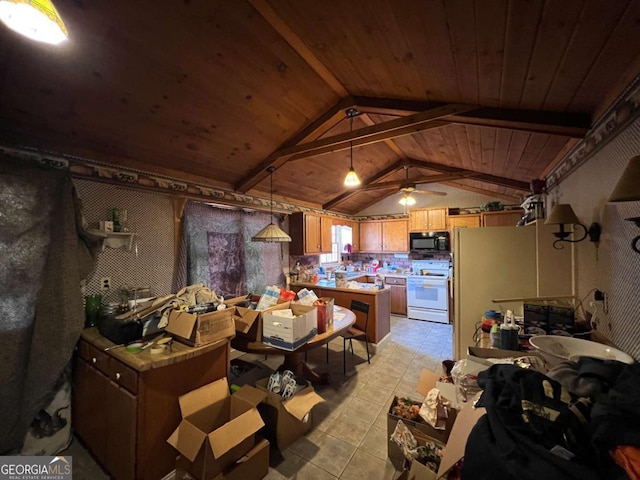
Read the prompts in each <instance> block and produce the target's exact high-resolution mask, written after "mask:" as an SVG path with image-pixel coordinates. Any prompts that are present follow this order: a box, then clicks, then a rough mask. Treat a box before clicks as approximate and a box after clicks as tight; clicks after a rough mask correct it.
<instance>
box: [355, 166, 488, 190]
mask: <svg viewBox="0 0 640 480" xmlns="http://www.w3.org/2000/svg"><path fill="white" fill-rule="evenodd" d="M478 175H480V173H478V172H472V171H470V170H462V171H460V172H459V173H443V174H441V175H430V176H428V177H417V178H410V179H409V180H407V179H402V180H392V181H390V182H380V183H372V184H368V185H363V186H360V187H356V188H355V190H356V191H358V192H364V191H371V190H383V189H385V188H391V187H395V188H398V189H399V188H401V187H404V186H405V185H425V184H428V183H442V182H448V181H451V180H459V179H461V178H470V177H477V176H478Z"/></svg>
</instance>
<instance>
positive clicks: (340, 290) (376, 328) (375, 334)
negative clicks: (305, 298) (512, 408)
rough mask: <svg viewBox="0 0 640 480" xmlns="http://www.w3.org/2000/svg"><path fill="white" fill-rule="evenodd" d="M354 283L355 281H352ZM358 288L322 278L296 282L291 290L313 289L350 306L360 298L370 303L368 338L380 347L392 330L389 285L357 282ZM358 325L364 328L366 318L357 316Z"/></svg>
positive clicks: (336, 301) (318, 293)
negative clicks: (339, 284)
mask: <svg viewBox="0 0 640 480" xmlns="http://www.w3.org/2000/svg"><path fill="white" fill-rule="evenodd" d="M351 284H352V285H353V284H354V283H351ZM355 285H356V286H357V288H348V287H336V286H335V282H334V281H327V280H321V281H319V282H318V283H308V282H296V283H293V284H292V285H291V290H293V291H294V292H296V293H297V292H299V291H300V290H302V289H303V288H306V289H308V290H313V291H314V292H315V294H316V295H317V296H318V297H330V298H334V299H335V304H336V305H339V306H341V307H345V308H349V307H350V306H351V300H359V301H361V302H365V303H368V304H369V328H368V329H367V330H368V331H367V338H368V340H369V343H371V344H372V345H373V346H374V349H375V348H376V346H377V348H380V346H381V343H382V342H383V341H384V339H385V337H386V336H387V335H388V334H389V332H390V331H391V319H390V317H391V306H390V291H391V288H390V287H389V286H385V287H384V288H382V289H378V288H377V287H375V286H374V285H373V284H369V283H355ZM357 317H358V318H357V320H356V325H357V326H358V328H362V329H364V318H363V317H361V316H360V315H358V316H357Z"/></svg>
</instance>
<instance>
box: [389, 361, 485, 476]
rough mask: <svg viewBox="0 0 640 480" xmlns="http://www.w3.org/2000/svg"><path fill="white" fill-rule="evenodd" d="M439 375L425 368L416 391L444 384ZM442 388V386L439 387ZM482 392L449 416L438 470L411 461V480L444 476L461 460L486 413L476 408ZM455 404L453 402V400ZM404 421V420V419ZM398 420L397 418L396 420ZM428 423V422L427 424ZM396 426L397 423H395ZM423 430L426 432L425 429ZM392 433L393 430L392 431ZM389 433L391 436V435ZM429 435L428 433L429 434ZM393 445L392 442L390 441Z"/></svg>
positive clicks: (426, 390) (425, 392) (423, 394)
mask: <svg viewBox="0 0 640 480" xmlns="http://www.w3.org/2000/svg"><path fill="white" fill-rule="evenodd" d="M439 378H440V377H439V376H438V375H437V374H436V373H434V372H432V371H430V370H426V369H425V370H423V371H422V374H421V376H420V381H419V382H418V386H417V387H416V391H417V392H418V393H420V394H422V396H423V397H425V396H426V395H427V393H429V391H430V390H431V389H432V388H434V387H436V386H439V385H442V384H441V382H439ZM438 388H440V387H438ZM440 393H441V394H442V396H443V397H445V398H447V400H449V401H452V399H450V398H448V397H447V396H446V395H445V394H444V393H443V392H442V389H440ZM479 396H480V394H478V395H477V396H476V397H475V398H474V399H473V401H470V402H467V403H466V404H464V405H463V406H462V407H461V409H460V410H459V411H457V413H456V414H455V416H454V418H452V416H450V417H449V420H451V423H449V421H448V422H447V425H446V429H445V432H446V434H444V435H446V437H447V439H446V441H444V442H442V443H444V444H445V447H444V455H443V457H442V460H441V461H440V467H439V468H438V472H434V471H432V470H430V469H429V468H428V467H426V466H424V465H422V464H420V463H419V462H416V461H414V462H411V468H410V470H409V474H408V477H407V478H408V479H411V480H437V479H440V478H442V477H443V476H444V475H446V474H447V472H448V471H449V470H451V468H453V467H454V466H455V465H456V463H458V461H460V460H461V459H462V458H463V457H464V449H465V446H466V443H467V438H468V437H469V434H470V433H471V430H472V429H473V427H474V425H475V424H476V422H477V421H478V419H479V418H480V417H481V416H482V415H484V413H485V409H484V408H474V406H473V405H474V404H475V401H476V400H477V399H478V398H479ZM453 400H455V398H454V399H453ZM452 404H453V402H452ZM403 421H404V420H403ZM396 422H397V420H396ZM425 425H426V424H425ZM394 428H395V424H394ZM421 432H423V433H424V431H423V430H421ZM391 433H392V432H391ZM391 433H389V436H391ZM427 435H428V434H427ZM441 438H443V437H441ZM390 446H391V443H390ZM393 446H394V447H395V448H398V450H399V447H397V445H395V444H393Z"/></svg>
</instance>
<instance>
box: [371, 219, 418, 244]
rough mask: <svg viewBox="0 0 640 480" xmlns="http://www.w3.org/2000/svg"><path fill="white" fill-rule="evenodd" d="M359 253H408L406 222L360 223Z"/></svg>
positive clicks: (402, 220)
mask: <svg viewBox="0 0 640 480" xmlns="http://www.w3.org/2000/svg"><path fill="white" fill-rule="evenodd" d="M359 251H361V252H408V251H409V231H408V225H407V220H404V219H398V220H382V221H374V222H360V250H359Z"/></svg>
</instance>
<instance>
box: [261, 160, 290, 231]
mask: <svg viewBox="0 0 640 480" xmlns="http://www.w3.org/2000/svg"><path fill="white" fill-rule="evenodd" d="M275 171H276V167H269V168H267V172H269V174H270V175H271V177H270V179H271V182H270V187H269V191H270V192H271V199H270V201H269V210H270V215H271V223H270V224H269V225H267V226H266V227H264V228H263V229H262V230H260V231H259V232H258V233H256V234H255V235H254V236H253V237H251V241H252V242H268V243H274V242H290V241H291V237H290V236H289V235H287V232H285V231H284V230H282V229H281V228H280V227H279V226H277V225H276V224H275V223H273V172H275Z"/></svg>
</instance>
